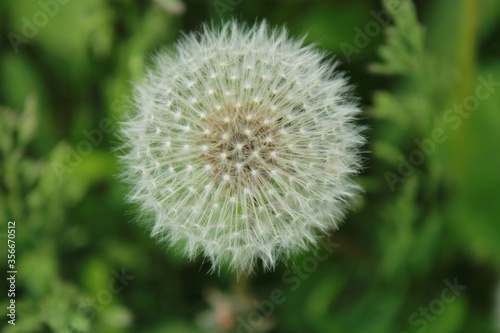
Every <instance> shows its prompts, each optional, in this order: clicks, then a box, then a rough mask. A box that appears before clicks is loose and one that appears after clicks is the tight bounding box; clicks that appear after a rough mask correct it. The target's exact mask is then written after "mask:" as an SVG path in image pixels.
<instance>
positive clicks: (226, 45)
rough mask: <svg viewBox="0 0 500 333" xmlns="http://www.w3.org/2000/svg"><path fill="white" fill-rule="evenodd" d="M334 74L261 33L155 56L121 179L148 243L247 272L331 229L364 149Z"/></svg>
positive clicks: (312, 53) (276, 36) (312, 54)
mask: <svg viewBox="0 0 500 333" xmlns="http://www.w3.org/2000/svg"><path fill="white" fill-rule="evenodd" d="M335 67H336V64H335V63H331V62H330V63H329V62H327V61H326V60H325V55H324V54H323V53H321V52H319V51H318V50H316V49H315V48H314V47H311V46H304V45H303V44H302V40H294V39H292V38H290V37H289V36H288V35H287V32H286V30H285V29H278V28H275V29H273V28H270V27H269V26H268V25H267V24H266V23H265V22H264V23H260V24H257V25H255V26H253V27H246V26H244V25H240V24H238V23H237V22H234V21H231V22H229V23H227V24H225V25H224V26H223V27H221V28H215V27H211V26H205V27H204V29H203V31H202V32H201V33H199V34H190V35H186V36H185V37H184V38H183V39H182V40H181V41H180V42H178V43H177V45H176V47H175V52H173V53H161V54H159V55H158V56H157V58H156V61H155V66H154V67H153V68H151V69H150V70H149V72H148V74H147V76H146V78H145V80H144V81H143V82H142V83H140V84H139V85H137V87H136V93H135V96H134V109H135V111H134V112H133V114H132V115H131V116H130V117H129V118H128V119H127V120H126V121H125V122H123V123H122V127H121V135H122V137H123V142H124V145H123V146H124V147H123V148H124V153H123V154H122V155H121V160H122V164H123V173H122V176H123V178H124V180H125V181H126V182H127V183H129V184H130V186H131V193H132V194H131V195H130V196H129V199H130V201H132V202H134V203H136V204H137V205H138V207H139V209H140V211H141V212H142V213H143V215H142V217H141V219H142V220H143V221H144V222H145V223H147V224H149V225H150V227H151V230H152V235H153V236H154V237H157V238H158V239H159V240H160V241H162V242H165V243H167V244H169V245H171V246H176V247H177V248H181V249H182V251H183V252H184V253H185V254H186V255H187V256H188V257H190V258H192V259H194V258H195V257H197V256H198V255H203V256H205V257H206V258H208V259H209V260H210V261H211V262H212V263H213V267H214V269H218V268H219V267H221V266H223V265H227V266H229V267H230V268H231V269H234V270H236V271H238V272H249V271H251V270H252V269H253V268H254V267H255V265H256V263H257V262H258V261H261V262H262V264H263V266H264V267H265V268H272V267H274V266H275V265H276V263H277V262H278V261H280V260H281V259H283V260H287V259H290V258H291V257H293V256H294V255H295V254H297V253H299V252H301V251H304V250H307V249H308V248H309V247H311V246H312V245H314V243H315V242H316V241H317V240H318V238H319V237H321V236H322V235H323V234H324V233H325V232H326V231H328V230H330V229H336V228H337V227H338V225H339V223H340V222H341V220H342V217H343V215H344V213H345V210H346V207H347V205H348V203H349V202H350V201H351V200H352V198H353V197H354V196H355V195H356V193H357V192H358V190H359V187H358V186H357V185H356V184H355V182H354V181H353V180H352V176H353V175H355V174H356V173H358V172H359V171H360V169H361V163H360V158H359V149H360V146H361V145H362V144H363V142H364V138H363V136H362V135H361V132H362V131H361V128H360V127H359V126H358V125H356V124H355V120H356V117H357V115H358V114H359V112H360V110H359V108H358V107H357V105H356V103H355V102H354V101H355V99H354V98H353V97H352V95H351V88H350V86H349V85H348V84H347V81H346V79H345V77H344V76H343V74H341V73H338V72H336V71H335ZM153 184H154V186H153Z"/></svg>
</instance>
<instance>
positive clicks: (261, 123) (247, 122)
mask: <svg viewBox="0 0 500 333" xmlns="http://www.w3.org/2000/svg"><path fill="white" fill-rule="evenodd" d="M206 121H207V128H206V130H205V132H204V137H203V141H204V142H203V145H204V146H206V147H208V149H205V150H204V151H203V153H202V157H203V159H204V160H205V161H206V163H208V164H209V165H211V166H212V168H210V169H211V170H212V171H213V172H214V177H215V178H216V179H217V180H218V181H220V182H221V183H222V184H225V185H226V186H231V187H232V186H237V185H245V184H247V183H248V182H250V183H252V182H255V181H258V180H257V179H255V177H256V175H259V176H265V175H266V174H267V171H268V170H270V169H271V166H273V165H276V160H277V157H278V155H279V154H278V151H279V126H278V124H276V123H275V122H273V121H272V120H271V119H270V113H269V112H268V111H267V110H262V109H261V108H259V107H239V108H236V107H226V108H223V109H221V110H220V111H217V112H214V113H212V114H210V115H207V118H206Z"/></svg>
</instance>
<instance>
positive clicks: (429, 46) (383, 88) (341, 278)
mask: <svg viewBox="0 0 500 333" xmlns="http://www.w3.org/2000/svg"><path fill="white" fill-rule="evenodd" d="M389 13H390V15H389ZM417 14H418V15H417ZM389 16H390V17H392V18H391V20H390V21H389ZM230 17H237V18H240V19H242V20H246V21H248V22H249V23H251V22H254V21H255V19H262V18H265V19H267V20H268V21H270V22H271V23H272V24H286V25H287V26H288V28H289V30H290V31H291V33H292V34H293V35H296V36H299V35H302V34H303V33H306V32H307V33H308V36H307V39H306V42H307V43H312V42H314V43H317V45H318V47H320V48H322V49H324V50H328V51H330V52H331V54H332V56H335V57H336V58H337V59H338V60H340V61H341V62H343V64H342V65H341V67H342V69H343V70H347V71H349V73H350V75H351V80H352V82H354V83H355V84H356V86H357V88H358V91H359V94H360V98H361V102H362V103H363V105H364V109H365V110H366V112H365V115H364V119H363V120H362V121H363V122H364V123H365V124H367V125H368V126H369V128H370V130H369V133H368V135H369V144H368V145H367V146H366V150H367V154H366V159H367V161H366V166H367V168H366V171H365V173H364V174H363V175H361V176H360V177H359V179H358V181H359V183H360V184H361V185H362V186H363V187H364V188H365V189H366V193H365V194H364V195H363V196H362V197H361V198H360V199H359V200H358V202H356V203H355V207H354V208H355V209H354V212H351V213H350V214H349V216H348V217H347V221H346V223H345V224H344V226H343V227H342V228H341V230H340V231H339V232H336V233H334V234H333V235H331V237H330V241H332V242H334V243H336V244H338V245H337V246H336V248H335V250H334V251H333V253H331V254H330V255H329V256H328V258H327V259H325V260H321V261H319V260H316V259H315V258H316V257H314V255H313V254H311V253H309V254H304V257H303V258H298V259H297V261H296V263H295V264H294V265H291V266H289V267H285V266H280V267H279V268H278V269H277V270H276V271H275V272H267V273H264V272H260V273H259V274H257V275H255V276H252V277H251V278H250V279H248V280H243V281H241V280H240V281H239V282H237V281H236V279H235V277H234V276H232V275H229V274H224V273H223V274H221V275H220V276H216V275H207V274H206V272H207V271H208V269H209V266H208V265H206V264H205V263H203V262H202V261H201V259H200V261H199V262H192V263H187V262H185V261H184V259H183V258H180V257H178V256H177V255H176V254H175V253H171V252H166V251H165V249H163V248H161V246H159V245H157V244H155V243H154V241H153V240H151V239H150V238H149V237H148V231H147V230H144V229H143V228H142V227H141V226H139V225H137V224H134V223H131V222H132V221H133V220H134V218H135V216H134V211H133V208H132V207H129V206H127V205H125V204H124V197H125V192H126V189H124V188H123V186H122V185H121V184H120V183H119V182H118V181H117V180H116V179H115V175H116V173H117V169H116V159H115V157H114V154H113V148H114V147H116V139H115V137H114V130H115V128H116V123H117V121H118V120H119V119H120V118H121V116H122V115H123V113H124V112H125V111H126V110H127V107H128V96H129V95H130V91H131V88H132V84H131V82H133V81H136V80H139V79H140V78H141V76H142V75H143V73H144V68H145V66H146V65H147V63H148V61H149V60H148V59H150V57H151V55H152V54H154V52H155V51H156V50H158V49H159V48H160V47H162V46H165V45H172V44H173V43H174V42H175V40H176V38H178V37H179V36H180V34H181V32H182V31H192V30H194V29H197V27H199V25H200V24H201V23H202V22H204V21H207V20H210V19H214V20H226V19H229V18H230ZM0 21H1V23H0V29H1V33H2V35H3V36H4V38H3V39H2V40H3V43H2V44H1V46H0V47H1V48H2V52H1V55H0V72H1V76H0V87H1V89H0V105H2V107H1V108H0V226H1V230H0V248H1V250H0V251H1V252H0V258H1V260H0V272H2V277H3V276H4V272H6V271H7V270H8V269H7V259H6V258H7V246H6V241H7V221H10V220H15V221H16V267H17V271H18V274H17V280H16V315H17V318H16V319H17V320H16V325H15V326H12V325H8V324H7V323H6V316H5V309H6V307H7V305H8V301H9V300H8V299H7V298H6V293H4V291H5V290H7V288H2V289H1V290H2V295H1V298H0V299H1V301H0V308H1V309H3V310H2V311H1V313H2V318H1V320H0V330H1V331H2V332H6V333H15V332H103V333H112V332H149V333H160V332H174V333H176V332H179V333H183V332H185V333H194V332H222V331H224V330H223V329H222V327H226V328H227V331H228V332H229V331H231V327H232V331H234V332H264V331H266V332H325V333H326V332H328V333H330V332H351V333H362V332H367V333H368V332H369V333H374V332H375V333H376V332H380V333H387V332H424V331H425V332H427V333H434V332H435V333H451V332H495V328H494V314H493V308H494V306H495V302H496V304H497V306H500V305H498V303H499V302H500V300H498V299H497V300H495V298H494V290H495V288H497V286H498V283H499V282H498V280H499V273H500V205H499V204H498V199H499V196H498V193H499V191H498V189H499V188H500V177H498V170H499V166H500V154H499V151H498V146H499V144H500V131H499V130H498V127H499V125H500V113H499V112H498V106H499V105H500V93H499V91H500V86H499V84H498V82H500V57H499V56H500V2H498V1H496V0H478V1H476V0H439V1H432V2H431V1H415V2H410V1H405V0H401V1H399V0H385V1H383V3H380V2H378V1H375V0H357V1H352V2H345V1H327V0H315V1H306V0H273V1H264V0H257V1H247V0H213V1H202V0H189V1H188V0H186V1H184V2H181V1H180V0H156V1H153V0H151V1H139V0H124V1H117V0H89V1H62V0H61V1H60V2H58V0H45V1H44V0H42V1H34V0H7V1H2V2H1V4H0ZM377 27H378V28H377ZM487 81H490V82H491V83H490V84H489V85H485V83H484V82H487ZM478 87H479V88H478ZM478 89H480V90H481V93H482V94H481V96H484V94H485V92H487V96H486V97H484V98H483V97H480V95H478ZM475 101H477V103H475ZM470 103H473V104H470ZM474 103H475V104H474ZM476 104H477V105H476ZM470 105H472V106H473V107H470ZM320 252H321V249H318V250H317V253H318V254H319V253H320ZM318 258H319V257H318ZM306 262H309V264H311V263H315V265H314V269H309V270H307V269H306V268H305V267H311V266H304V265H305V263H306ZM2 281H4V282H2V283H5V281H6V280H5V278H2ZM454 281H458V283H459V284H460V285H465V286H467V289H466V290H465V291H462V292H461V293H459V294H458V295H456V294H455V296H456V297H453V298H452V301H450V302H443V299H442V297H443V296H442V295H443V292H444V291H447V290H448V289H447V288H449V287H448V285H447V283H453V282H454ZM276 291H279V292H281V294H280V293H279V292H278V293H276ZM273 293H274V294H273ZM278 294H279V295H281V296H280V297H278V298H276V300H278V299H279V300H280V301H279V302H278V301H273V302H271V300H274V298H273V297H274V296H272V295H278ZM440 302H441V303H440ZM256 304H257V306H256ZM436 304H438V305H439V304H444V308H443V309H441V308H439V311H438V310H436V309H438V308H437V307H436ZM266 306H267V307H266ZM271 307H272V308H271ZM426 309H427V310H428V311H429V312H427V314H424V312H422V311H425V310H426ZM259 311H260V312H259ZM266 313H267V314H269V315H268V316H266V315H265V314H266ZM256 314H257V315H256ZM263 314H264V315H263ZM252 316H253V317H252ZM498 329H500V328H498Z"/></svg>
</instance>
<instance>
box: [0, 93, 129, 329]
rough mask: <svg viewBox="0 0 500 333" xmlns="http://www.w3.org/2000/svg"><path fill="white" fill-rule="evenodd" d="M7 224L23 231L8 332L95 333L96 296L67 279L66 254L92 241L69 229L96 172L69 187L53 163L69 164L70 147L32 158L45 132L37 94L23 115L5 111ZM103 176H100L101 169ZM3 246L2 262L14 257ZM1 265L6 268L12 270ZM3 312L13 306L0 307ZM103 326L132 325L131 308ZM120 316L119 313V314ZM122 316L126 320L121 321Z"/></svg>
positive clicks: (1, 140)
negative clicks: (70, 212)
mask: <svg viewBox="0 0 500 333" xmlns="http://www.w3.org/2000/svg"><path fill="white" fill-rule="evenodd" d="M0 126H1V128H0V136H1V137H0V176H1V179H0V189H1V191H0V220H1V221H2V225H3V223H4V222H3V221H9V220H15V221H16V226H17V232H16V240H15V241H16V249H17V252H16V268H17V271H18V274H17V278H18V279H17V281H16V283H17V285H16V296H15V300H16V312H17V317H18V320H17V321H16V325H15V326H11V325H8V326H7V327H6V328H5V329H4V330H3V331H2V332H5V333H16V332H20V333H21V332H23V333H24V332H43V331H44V330H45V329H44V328H45V327H48V328H50V330H51V331H53V332H68V333H69V332H71V333H73V332H89V331H90V327H91V326H92V325H91V321H92V320H94V317H95V315H94V316H89V315H88V313H89V312H88V311H89V309H92V306H93V305H92V304H89V296H88V295H87V294H86V293H85V292H84V291H82V290H81V289H80V288H79V287H77V286H76V285H75V284H74V283H72V282H68V281H65V280H64V279H63V278H62V277H61V270H62V269H63V267H61V266H60V263H59V261H58V256H60V255H61V253H63V252H64V251H65V250H68V248H73V249H74V248H76V247H78V246H80V245H81V244H82V241H83V242H84V239H85V233H84V232H83V230H82V229H81V228H79V227H78V226H70V225H65V226H64V227H63V225H64V223H65V221H66V220H67V214H68V210H69V209H70V208H71V207H73V206H74V205H75V204H77V203H78V202H80V201H81V200H82V199H83V197H84V195H85V194H86V192H87V189H88V187H89V185H90V184H91V183H92V181H93V180H94V179H95V178H93V177H95V176H96V175H98V174H99V172H96V173H91V174H88V173H83V174H82V172H81V171H82V170H81V168H80V169H79V170H77V171H76V173H77V174H76V175H75V177H71V178H69V179H68V180H67V181H65V182H64V183H61V182H60V181H59V180H58V178H57V175H56V174H55V173H54V171H53V169H52V167H51V164H52V163H54V162H61V161H63V160H64V157H65V154H66V149H67V147H66V146H67V144H66V143H64V142H61V143H60V144H59V145H57V146H56V147H55V148H54V149H53V151H52V153H51V154H50V156H49V157H48V159H45V158H42V159H35V158H34V157H33V156H32V149H31V146H32V143H33V141H34V139H35V137H36V132H37V128H38V112H37V99H36V98H35V97H34V96H30V97H28V98H27V100H26V106H25V108H24V110H23V111H22V112H17V111H13V110H11V109H8V108H4V107H1V108H0ZM97 171H98V170H97ZM4 250H6V247H4V246H2V255H1V256H2V258H6V257H7V255H6V253H5V254H4V253H3V251H4ZM5 263H6V261H2V262H0V269H1V270H2V271H7V268H6V267H5V266H3V265H4V264H5ZM0 304H1V307H2V308H3V309H5V308H6V306H7V303H6V301H4V300H3V298H2V302H1V303H0ZM107 310H111V311H103V312H102V315H101V316H99V317H98V319H97V321H98V322H106V321H110V316H111V317H112V318H113V319H112V321H113V323H112V325H111V326H114V327H116V326H120V325H122V324H123V323H125V324H126V325H128V324H129V322H130V319H129V318H130V314H129V312H128V310H127V309H126V308H124V307H121V306H114V307H108V309H107ZM117 313H118V315H117ZM117 318H118V319H117Z"/></svg>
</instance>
